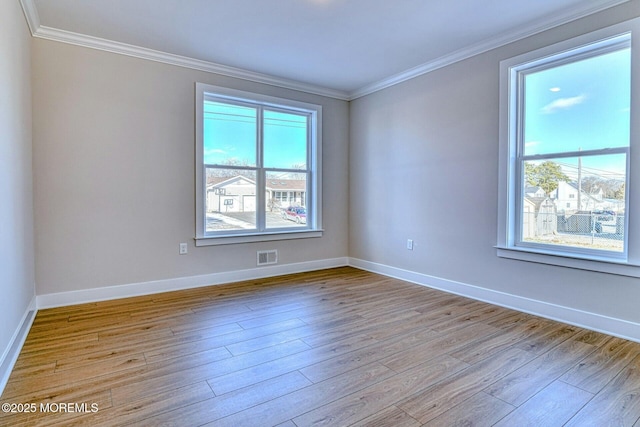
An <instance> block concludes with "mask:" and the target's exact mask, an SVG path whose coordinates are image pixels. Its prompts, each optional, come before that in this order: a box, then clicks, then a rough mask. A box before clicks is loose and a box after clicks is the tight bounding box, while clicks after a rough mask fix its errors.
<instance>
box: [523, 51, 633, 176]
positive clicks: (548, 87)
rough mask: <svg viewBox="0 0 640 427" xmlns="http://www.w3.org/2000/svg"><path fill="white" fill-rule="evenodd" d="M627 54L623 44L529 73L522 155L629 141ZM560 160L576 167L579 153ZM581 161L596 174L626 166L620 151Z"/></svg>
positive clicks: (628, 73)
mask: <svg viewBox="0 0 640 427" xmlns="http://www.w3.org/2000/svg"><path fill="white" fill-rule="evenodd" d="M630 59H631V58H630V50H629V49H623V50H619V51H615V52H612V53H607V54H604V55H600V56H596V57H593V58H588V59H585V60H582V61H578V62H573V63H570V64H566V65H563V66H559V67H555V68H551V69H547V70H543V71H539V72H536V73H532V74H528V75H527V76H526V80H525V91H526V92H525V93H526V95H525V123H526V126H525V129H524V141H525V155H535V154H550V153H554V152H563V151H577V150H578V149H580V148H581V149H582V150H591V149H598V148H605V147H606V148H611V147H625V146H628V145H629V124H630V89H629V88H630V81H631V73H630ZM558 162H559V163H564V164H567V165H574V168H571V167H570V166H567V171H566V172H571V171H572V169H575V171H577V159H564V160H562V161H560V160H559V161H558ZM585 163H586V164H588V165H589V167H590V168H591V169H593V170H594V174H597V173H600V172H598V171H604V172H603V175H604V174H606V175H611V173H613V175H611V176H615V174H618V177H620V178H622V176H621V175H620V174H623V173H624V170H625V161H624V156H623V155H622V156H621V155H615V156H613V155H612V156H598V157H596V158H588V157H583V167H585V168H586V164H585ZM607 172H608V173H607ZM568 174H569V173H568ZM572 175H575V173H572ZM583 176H584V173H583ZM611 176H610V177H611Z"/></svg>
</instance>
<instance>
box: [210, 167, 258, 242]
mask: <svg viewBox="0 0 640 427" xmlns="http://www.w3.org/2000/svg"><path fill="white" fill-rule="evenodd" d="M205 205H206V218H207V219H206V229H205V231H206V232H212V231H233V230H252V229H255V228H256V173H255V171H238V170H234V169H222V168H207V190H206V197H205Z"/></svg>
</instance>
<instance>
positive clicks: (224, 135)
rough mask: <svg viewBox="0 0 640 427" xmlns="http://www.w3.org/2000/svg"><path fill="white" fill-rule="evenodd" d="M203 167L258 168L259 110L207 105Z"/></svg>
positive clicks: (217, 104)
mask: <svg viewBox="0 0 640 427" xmlns="http://www.w3.org/2000/svg"><path fill="white" fill-rule="evenodd" d="M203 126H204V129H203V132H204V163H205V164H208V165H221V166H255V165H256V135H257V110H256V109H255V108H251V107H243V106H238V105H232V104H225V103H222V102H213V101H204V120H203Z"/></svg>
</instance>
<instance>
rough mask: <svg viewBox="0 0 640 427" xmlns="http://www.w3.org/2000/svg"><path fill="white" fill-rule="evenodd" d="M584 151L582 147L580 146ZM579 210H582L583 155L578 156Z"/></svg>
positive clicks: (579, 149) (580, 149)
mask: <svg viewBox="0 0 640 427" xmlns="http://www.w3.org/2000/svg"><path fill="white" fill-rule="evenodd" d="M578 151H582V147H580V148H578ZM578 210H579V211H581V210H582V157H581V156H578Z"/></svg>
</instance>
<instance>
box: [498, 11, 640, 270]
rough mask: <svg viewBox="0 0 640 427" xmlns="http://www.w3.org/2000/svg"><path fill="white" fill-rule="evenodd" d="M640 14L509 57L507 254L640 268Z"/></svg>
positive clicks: (504, 128)
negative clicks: (634, 126)
mask: <svg viewBox="0 0 640 427" xmlns="http://www.w3.org/2000/svg"><path fill="white" fill-rule="evenodd" d="M636 21H637V20H634V21H630V22H629V23H624V24H620V25H617V26H614V27H610V28H607V29H604V30H600V31H597V32H594V33H591V34H588V35H585V36H582V37H579V38H577V39H572V40H569V41H566V42H563V43H560V44H558V45H554V46H550V47H547V48H543V49H540V50H538V51H535V52H531V53H527V54H524V55H521V56H518V57H516V58H512V59H509V60H505V61H503V62H502V63H501V77H500V81H501V101H500V114H501V125H500V129H501V130H500V131H501V135H500V165H501V171H500V193H499V194H500V196H499V205H500V206H499V208H500V209H499V231H498V245H497V247H498V255H499V256H503V257H508V258H515V259H523V260H527V261H538V262H543V263H549V264H557V265H564V266H570V267H577V268H584V269H590V270H597V271H606V272H612V273H619V274H625V275H632V276H640V272H638V271H636V269H635V268H632V269H629V268H627V267H628V266H632V265H633V266H635V265H638V261H640V257H639V255H640V253H639V252H638V250H639V249H640V247H638V246H640V241H639V240H637V239H636V238H635V237H636V235H637V236H638V237H640V235H638V233H636V234H635V235H630V234H629V232H628V230H633V229H635V228H636V227H633V224H634V223H639V224H638V225H640V221H639V220H640V218H638V219H635V218H633V217H632V215H633V213H634V210H633V206H634V203H637V202H636V201H635V200H630V198H632V197H633V193H631V192H630V186H629V175H630V170H632V169H633V168H634V161H633V158H632V156H631V150H632V147H633V146H634V135H632V133H631V126H630V124H631V123H632V122H633V121H632V114H635V111H634V110H632V107H631V103H632V102H631V100H632V96H631V94H632V87H633V86H632V80H633V78H634V76H635V74H636V73H634V69H633V65H632V60H631V58H632V56H633V55H635V53H634V52H633V48H632V46H631V39H632V30H633V27H635V26H637V25H638V23H637V22H636ZM635 167H636V168H637V169H638V170H640V164H638V165H637V166H635ZM532 187H539V188H541V189H542V192H541V193H539V194H536V195H535V197H533V195H532V194H531V193H529V192H528V191H527V190H526V189H528V188H532ZM629 224H632V226H631V227H629ZM608 263H610V264H612V265H607V264H608Z"/></svg>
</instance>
